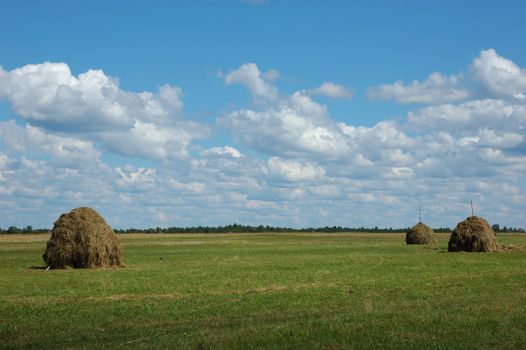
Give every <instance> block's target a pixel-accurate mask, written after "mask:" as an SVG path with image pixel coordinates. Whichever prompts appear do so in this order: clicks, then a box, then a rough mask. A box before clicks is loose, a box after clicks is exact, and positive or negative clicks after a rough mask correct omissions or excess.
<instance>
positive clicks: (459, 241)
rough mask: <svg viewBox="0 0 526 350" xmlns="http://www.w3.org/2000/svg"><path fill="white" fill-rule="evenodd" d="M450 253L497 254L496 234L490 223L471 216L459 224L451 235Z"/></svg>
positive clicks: (448, 246)
mask: <svg viewBox="0 0 526 350" xmlns="http://www.w3.org/2000/svg"><path fill="white" fill-rule="evenodd" d="M447 250H448V251H450V252H459V251H464V252H496V251H497V250H498V245H497V240H496V238H495V232H493V229H492V228H491V226H490V225H489V223H488V222H487V221H486V220H484V219H483V218H479V217H478V216H470V217H469V218H467V219H466V220H464V221H462V222H459V223H458V224H457V227H455V229H454V230H453V232H452V233H451V238H450V239H449V243H448V245H447Z"/></svg>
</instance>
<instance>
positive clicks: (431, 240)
mask: <svg viewBox="0 0 526 350" xmlns="http://www.w3.org/2000/svg"><path fill="white" fill-rule="evenodd" d="M405 243H406V244H436V243H438V238H437V237H436V236H435V231H433V229H432V228H431V227H429V226H427V225H426V224H423V223H421V222H419V223H418V224H416V225H415V226H413V227H411V228H410V229H409V231H407V233H406V235H405Z"/></svg>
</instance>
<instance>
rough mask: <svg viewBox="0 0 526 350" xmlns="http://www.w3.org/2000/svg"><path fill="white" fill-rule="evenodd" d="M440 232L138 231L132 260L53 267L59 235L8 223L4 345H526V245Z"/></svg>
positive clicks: (131, 237) (131, 243)
mask: <svg viewBox="0 0 526 350" xmlns="http://www.w3.org/2000/svg"><path fill="white" fill-rule="evenodd" d="M438 236H439V237H440V243H439V244H438V245H435V246H407V245H406V244H405V241H404V235H403V234H380V233H348V234H347V233H338V234H310V233H304V234H292V233H287V234H280V233H275V234H187V235H180V234H179V235H176V234H164V235H162V234H128V235H120V238H121V242H122V244H123V249H124V262H125V265H126V266H125V267H124V268H113V269H80V270H73V269H65V270H49V271H46V270H44V269H43V268H42V267H43V262H42V258H41V256H42V253H43V252H44V250H45V244H46V241H47V239H48V238H49V236H48V235H45V234H39V235H36V234H35V235H1V236H0V348H2V349H19V348H23V349H37V348H38V349H42V348H45V349H61V348H71V349H104V348H111V349H113V348H138V349H152V348H170V349H173V348H181V349H363V348H386V349H390V348H392V349H422V348H432V349H495V348H499V349H526V268H525V267H526V251H524V250H523V249H520V248H519V249H509V250H508V251H506V252H499V253H447V240H448V237H449V236H448V235H447V234H439V235H438ZM498 241H499V243H500V244H505V245H508V246H515V247H521V246H526V235H503V234H501V235H498Z"/></svg>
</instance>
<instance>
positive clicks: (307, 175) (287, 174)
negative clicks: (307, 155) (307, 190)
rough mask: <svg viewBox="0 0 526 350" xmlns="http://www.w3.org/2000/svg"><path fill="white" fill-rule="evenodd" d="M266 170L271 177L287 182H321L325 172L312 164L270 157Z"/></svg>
mask: <svg viewBox="0 0 526 350" xmlns="http://www.w3.org/2000/svg"><path fill="white" fill-rule="evenodd" d="M267 168H268V171H269V173H270V175H272V176H277V177H281V178H284V179H285V180H288V181H315V180H317V181H321V180H322V178H323V177H324V176H325V170H324V169H323V168H322V167H321V166H317V165H315V164H312V163H301V162H299V161H293V160H287V159H282V158H279V157H272V158H270V159H269V160H268V162H267Z"/></svg>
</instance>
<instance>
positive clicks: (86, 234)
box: [43, 207, 122, 268]
mask: <svg viewBox="0 0 526 350" xmlns="http://www.w3.org/2000/svg"><path fill="white" fill-rule="evenodd" d="M43 258H44V261H45V262H46V265H47V266H48V267H51V268H64V267H74V268H86V267H103V266H121V265H122V250H121V247H120V243H119V239H118V237H117V235H116V234H115V232H113V230H112V229H111V227H110V226H109V225H108V224H107V223H106V221H104V219H103V218H102V216H100V215H99V213H97V212H96V211H95V210H93V209H91V208H85V207H83V208H77V209H73V210H72V211H71V212H69V213H67V214H62V215H61V216H60V217H59V218H58V220H57V221H55V224H54V226H53V230H52V231H51V239H50V240H49V241H48V242H47V247H46V252H45V253H44V255H43Z"/></svg>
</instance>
